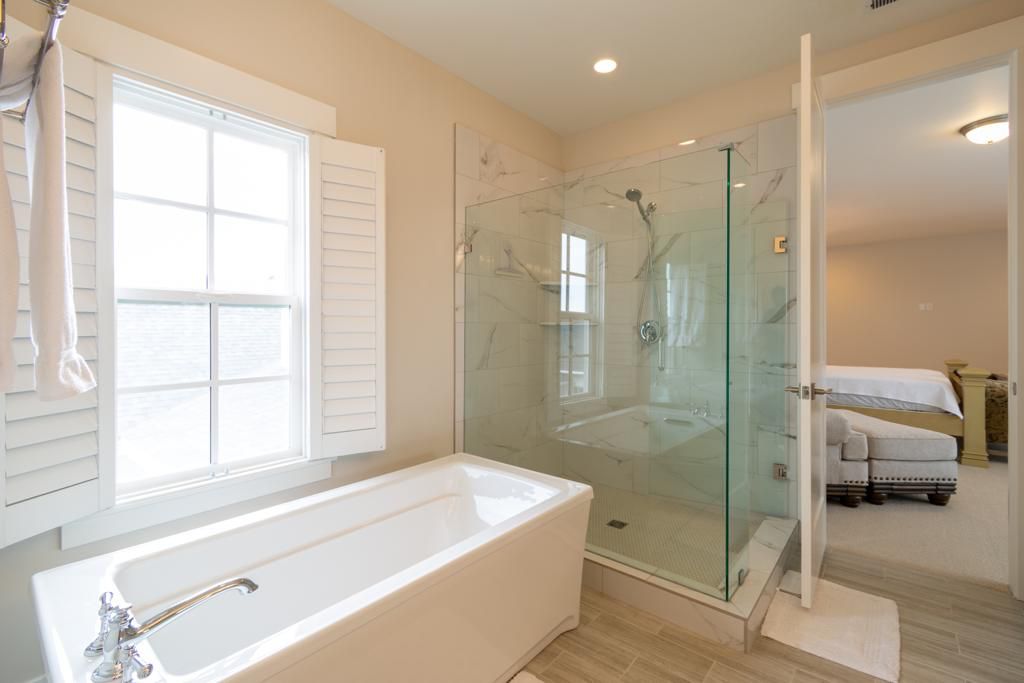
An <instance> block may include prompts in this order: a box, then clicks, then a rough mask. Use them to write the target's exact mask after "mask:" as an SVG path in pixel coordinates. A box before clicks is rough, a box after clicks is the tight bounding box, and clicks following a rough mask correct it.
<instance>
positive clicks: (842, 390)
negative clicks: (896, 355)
mask: <svg viewBox="0 0 1024 683" xmlns="http://www.w3.org/2000/svg"><path fill="white" fill-rule="evenodd" d="M825 375H826V385H825V386H828V387H831V388H832V392H833V396H836V395H842V396H836V398H837V399H840V400H836V401H832V402H833V403H837V404H838V403H840V401H841V400H843V399H845V398H847V397H849V396H857V397H862V398H861V399H858V400H857V401H856V402H853V403H851V402H849V401H848V402H847V403H845V405H851V404H852V405H871V404H874V406H873V407H896V406H897V405H899V404H900V403H902V404H913V405H915V406H917V407H916V408H913V409H916V410H921V409H922V406H925V407H931V408H933V409H936V410H940V411H944V412H947V413H952V414H953V415H956V416H957V417H959V418H963V416H964V415H963V413H962V412H960V404H959V402H958V401H957V396H956V392H955V391H954V390H953V384H952V383H951V382H950V381H949V378H948V377H946V375H944V374H942V373H941V372H939V371H937V370H923V369H918V368H867V367H858V366H853V365H829V366H828V367H827V368H826V370H825ZM886 402H894V403H891V404H890V405H889V406H884V405H880V403H883V404H884V403H886ZM908 407H909V405H908ZM900 409H904V408H900Z"/></svg>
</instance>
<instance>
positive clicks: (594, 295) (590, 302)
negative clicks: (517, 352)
mask: <svg viewBox="0 0 1024 683" xmlns="http://www.w3.org/2000/svg"><path fill="white" fill-rule="evenodd" d="M562 235H565V236H567V237H576V238H578V239H582V240H584V243H585V245H586V247H585V248H586V250H587V252H588V255H587V256H586V263H587V272H586V273H578V272H576V271H572V270H570V269H569V268H570V267H569V261H570V259H569V249H570V247H569V245H570V244H571V240H569V239H566V240H565V243H566V246H565V250H564V251H562V252H561V253H560V255H559V267H558V268H559V282H561V281H562V278H563V277H564V278H565V281H566V283H567V284H568V281H569V279H568V278H569V276H570V275H574V276H577V277H583V278H584V281H585V283H586V284H585V286H586V302H587V303H586V306H587V310H586V311H584V312H576V311H569V310H568V291H562V292H561V293H560V299H559V306H558V307H559V313H558V315H559V334H566V333H568V336H569V339H568V347H569V354H568V356H563V355H562V348H561V344H559V347H558V368H559V396H558V397H559V402H560V403H562V404H568V403H578V402H583V401H590V400H594V399H597V398H600V397H601V395H602V388H601V382H602V378H601V377H600V372H599V369H600V363H598V357H599V355H600V348H599V344H600V335H599V334H598V333H597V328H598V325H599V324H600V322H601V317H602V312H601V306H602V300H601V284H602V274H601V272H600V269H599V268H598V264H599V263H600V261H601V259H600V252H601V250H602V249H604V246H603V244H602V243H601V242H600V241H599V240H598V239H597V238H596V237H595V236H594V235H592V234H590V232H589V231H587V230H585V229H584V228H582V227H580V226H577V225H575V224H571V223H568V222H563V224H562ZM591 245H594V248H593V249H591V248H590V247H591ZM577 325H582V326H586V328H587V336H588V337H589V339H588V340H587V345H588V352H587V353H585V354H575V353H574V352H573V351H574V350H573V344H572V327H574V326H577ZM563 358H565V359H566V360H567V361H568V372H569V378H568V381H569V384H568V394H566V395H565V396H562V393H561V362H562V359H563ZM574 358H586V359H587V389H588V390H587V391H585V392H581V393H578V394H574V393H572V361H573V359H574Z"/></svg>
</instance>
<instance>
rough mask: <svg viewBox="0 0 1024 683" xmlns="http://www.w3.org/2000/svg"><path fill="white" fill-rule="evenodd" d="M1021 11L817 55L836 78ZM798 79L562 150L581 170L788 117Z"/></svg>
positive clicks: (766, 78)
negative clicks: (844, 71) (850, 69)
mask: <svg viewBox="0 0 1024 683" xmlns="http://www.w3.org/2000/svg"><path fill="white" fill-rule="evenodd" d="M1022 14H1024V2H1022V1H1021V0H990V1H989V2H986V3H983V4H979V5H972V6H971V7H968V8H967V9H965V10H963V11H960V12H953V13H950V14H947V15H945V16H942V17H938V18H936V19H934V20H932V21H928V22H924V23H921V24H917V25H915V26H910V27H908V28H905V29H902V30H900V31H894V32H892V33H887V34H884V35H882V36H879V37H878V38H875V39H873V40H869V41H866V42H864V43H860V44H858V45H854V46H851V47H848V48H843V49H841V50H834V51H832V52H826V53H824V54H821V55H818V56H817V59H818V62H817V63H818V68H819V69H820V72H821V73H829V72H832V71H836V70H839V69H843V68H846V67H848V66H852V65H855V64H861V63H863V62H866V61H869V60H872V59H878V58H879V57H884V56H887V55H891V54H895V53H897V52H902V51H904V50H909V49H911V48H914V47H918V46H920V45H925V44H927V43H932V42H935V41H937V40H941V39H943V38H948V37H950V36H955V35H958V34H961V33H966V32H968V31H972V30H974V29H977V28H981V27H983V26H988V25H989V24H994V23H996V22H999V21H1004V20H1006V19H1011V18H1013V17H1016V16H1020V15H1022ZM737 48H742V46H737ZM799 79H800V74H799V64H796V63H794V64H791V65H790V66H787V67H784V68H782V69H777V70H775V71H769V72H766V73H764V74H761V75H759V76H756V77H754V78H750V79H747V80H745V81H739V82H736V83H729V84H723V86H722V87H721V88H716V89H711V90H707V91H705V92H702V93H700V94H698V95H695V96H693V97H688V98H685V99H682V100H678V101H676V102H672V103H671V104H667V105H665V106H663V107H658V108H656V109H652V110H650V111H646V112H642V113H639V114H634V115H633V116H627V117H626V118H624V119H620V120H618V121H614V122H612V123H609V124H606V125H603V126H598V127H596V128H592V129H590V130H587V131H583V132H581V133H577V134H575V135H571V136H568V137H566V138H565V139H564V141H563V145H562V161H563V164H564V168H565V169H566V170H573V169H577V168H582V167H584V166H589V165H591V164H596V163H600V162H604V161H610V160H612V159H619V158H621V157H625V156H629V155H633V154H637V153H639V152H646V151H649V150H653V149H658V148H660V147H664V146H666V145H671V144H673V143H675V142H678V141H680V140H686V139H688V138H700V137H703V136H705V135H711V134H714V133H718V132H721V131H723V130H731V129H734V128H741V127H743V126H748V125H751V124H754V123H757V122H759V121H767V120H768V119H774V118H777V117H779V116H783V115H785V114H788V113H789V112H791V111H792V110H793V107H792V99H791V98H792V93H791V90H790V88H791V87H792V85H793V83H796V82H797V81H798V80H799Z"/></svg>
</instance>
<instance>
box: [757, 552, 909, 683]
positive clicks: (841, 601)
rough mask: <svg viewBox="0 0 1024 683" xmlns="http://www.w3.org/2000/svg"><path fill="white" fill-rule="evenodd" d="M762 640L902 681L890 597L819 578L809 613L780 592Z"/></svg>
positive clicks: (897, 627)
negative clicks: (879, 595) (770, 640)
mask: <svg viewBox="0 0 1024 683" xmlns="http://www.w3.org/2000/svg"><path fill="white" fill-rule="evenodd" d="M790 574H792V572H790ZM761 635H763V636H764V637H766V638H771V639H772V640H777V641H779V642H780V643H783V644H785V645H789V646H790V647H795V648H797V649H799V650H803V651H804V652H810V653H811V654H812V655H817V656H819V657H824V658H825V659H828V660H830V661H833V662H837V663H839V664H842V665H843V666H848V667H850V668H851V669H856V670H857V671H863V672H864V673H866V674H869V675H871V676H874V677H876V678H881V679H882V680H883V681H893V682H894V683H895V681H898V680H899V678H900V617H899V610H898V609H897V607H896V603H895V602H893V601H892V600H889V599H887V598H880V597H878V596H876V595H869V594H867V593H862V592H861V591H856V590H853V589H852V588H847V587H846V586H840V585H839V584H837V583H832V582H831V581H825V580H824V579H821V580H820V581H818V585H817V589H816V590H815V593H814V606H813V607H811V609H809V610H807V609H804V608H803V607H801V606H800V598H798V597H797V596H795V595H790V594H788V593H783V592H782V591H776V593H775V596H774V597H773V598H772V604H771V606H770V607H769V608H768V615H767V616H765V618H764V623H763V624H762V625H761Z"/></svg>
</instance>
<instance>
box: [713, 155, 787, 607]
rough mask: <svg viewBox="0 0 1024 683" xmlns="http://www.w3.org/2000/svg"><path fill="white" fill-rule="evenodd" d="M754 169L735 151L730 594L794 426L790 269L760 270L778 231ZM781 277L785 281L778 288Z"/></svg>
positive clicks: (777, 485) (730, 212) (731, 171)
mask: <svg viewBox="0 0 1024 683" xmlns="http://www.w3.org/2000/svg"><path fill="white" fill-rule="evenodd" d="M753 176H754V174H753V172H752V169H751V166H750V164H749V163H748V162H747V160H746V159H745V158H744V157H743V155H742V154H740V153H739V152H737V151H729V152H728V182H729V191H728V192H727V195H726V198H727V202H728V203H727V205H726V207H727V212H726V213H727V216H728V217H729V253H728V259H727V264H728V283H727V284H728V291H729V307H728V317H727V323H728V358H727V366H726V367H727V372H728V388H729V392H728V399H727V400H728V402H729V462H728V468H727V470H726V476H727V485H726V491H727V493H728V505H727V509H728V519H727V521H728V539H727V541H728V558H727V559H728V563H727V572H728V581H727V582H726V590H727V594H728V595H729V596H731V595H733V594H734V593H735V591H736V589H737V588H738V586H739V576H740V574H741V573H745V572H746V571H747V568H748V567H749V553H748V550H747V549H748V546H749V543H750V539H751V538H752V537H753V535H754V532H755V531H756V530H757V528H758V526H759V525H760V523H761V522H762V521H763V520H764V518H765V515H764V514H763V512H761V511H754V510H752V506H751V501H752V500H753V498H754V495H755V487H757V488H758V491H757V492H756V495H757V498H758V499H759V500H761V501H763V502H767V500H768V499H770V498H771V497H772V496H774V495H777V494H778V493H779V491H780V490H782V491H784V490H785V487H784V485H783V483H782V482H777V481H774V479H772V473H771V463H772V462H786V460H785V459H784V458H783V459H781V460H772V459H771V456H772V455H773V454H772V453H771V450H770V448H769V443H770V441H771V440H772V437H779V436H781V435H784V434H785V433H786V425H785V406H786V393H785V392H784V390H783V389H784V387H785V382H784V381H783V380H784V379H785V378H784V376H783V374H782V372H781V369H782V368H783V367H784V365H785V362H784V361H785V343H784V341H783V343H782V344H779V343H778V342H779V341H780V340H784V339H785V329H786V328H787V327H788V325H787V324H786V311H787V303H786V302H787V299H788V296H787V293H786V283H787V282H788V275H787V274H786V273H785V272H783V273H773V274H763V275H762V274H761V273H759V272H758V270H759V268H758V264H757V263H756V262H755V259H754V249H755V247H756V242H757V241H758V240H764V241H766V242H769V243H770V242H771V240H772V234H771V233H766V232H763V231H762V230H761V229H759V227H758V226H757V223H753V222H751V221H750V220H748V219H747V214H748V213H749V211H750V210H751V206H752V204H753V202H752V201H751V196H750V194H749V193H750V190H748V189H747V188H748V187H751V186H752V185H753V184H755V180H754V177H753ZM782 258H783V259H785V256H782ZM773 267H775V266H774V264H773ZM780 284H781V288H779V287H778V285H780ZM759 308H763V309H764V311H760V310H759ZM762 316H763V317H762ZM780 316H781V317H780ZM768 321H773V322H768ZM762 449H763V453H761V454H760V455H759V453H758V451H759V450H762ZM765 456H769V457H765ZM762 458H764V460H763V461H764V462H765V463H766V464H765V470H766V471H764V472H761V473H759V472H758V463H759V461H762ZM762 504H763V503H762ZM762 509H763V508H762ZM787 512H788V511H787V510H784V509H783V510H780V511H779V516H783V517H784V516H786V514H787Z"/></svg>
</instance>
